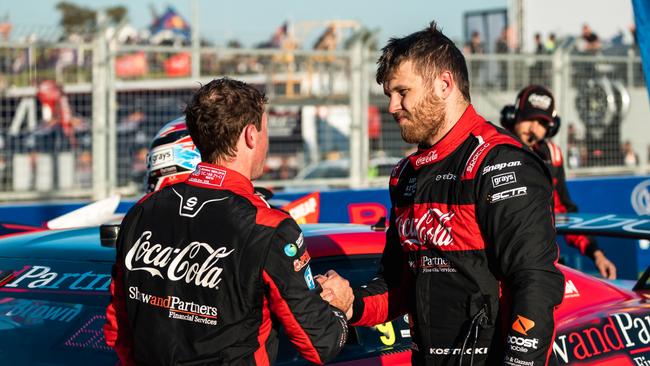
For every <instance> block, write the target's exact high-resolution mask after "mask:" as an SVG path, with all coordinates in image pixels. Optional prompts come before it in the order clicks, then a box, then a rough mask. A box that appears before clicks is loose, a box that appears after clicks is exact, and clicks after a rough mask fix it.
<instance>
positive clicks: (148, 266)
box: [125, 231, 234, 289]
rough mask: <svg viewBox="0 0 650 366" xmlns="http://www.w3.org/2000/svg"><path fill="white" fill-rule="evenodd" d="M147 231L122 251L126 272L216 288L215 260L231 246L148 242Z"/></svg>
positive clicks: (228, 251)
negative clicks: (214, 246)
mask: <svg viewBox="0 0 650 366" xmlns="http://www.w3.org/2000/svg"><path fill="white" fill-rule="evenodd" d="M151 235H152V233H151V231H145V232H143V233H142V234H141V235H140V237H139V238H138V240H137V241H136V242H135V243H134V244H133V246H132V247H131V249H130V250H129V252H128V253H127V254H126V258H125V263H126V268H127V269H128V270H129V271H145V272H147V273H149V274H150V275H151V276H152V277H160V278H162V279H168V280H170V281H181V280H182V281H185V282H186V283H188V284H194V285H196V286H201V287H207V288H212V289H219V287H218V286H219V282H221V273H222V272H223V268H221V267H219V266H217V264H218V262H219V260H221V259H223V258H226V257H227V256H229V255H230V254H231V253H232V252H233V251H234V249H231V250H227V249H226V247H220V248H216V249H215V248H213V247H212V246H210V244H207V243H201V242H198V241H193V242H191V243H189V244H188V245H186V246H185V247H184V248H174V247H170V246H163V245H162V244H159V243H155V244H152V243H151V242H150V241H149V240H150V239H151Z"/></svg>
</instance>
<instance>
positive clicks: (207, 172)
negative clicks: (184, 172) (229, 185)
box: [188, 165, 226, 187]
mask: <svg viewBox="0 0 650 366" xmlns="http://www.w3.org/2000/svg"><path fill="white" fill-rule="evenodd" d="M224 179H226V171H225V170H223V169H218V168H215V167H212V166H208V165H199V166H197V167H196V170H195V171H194V172H193V173H192V175H190V178H189V179H188V182H193V183H198V184H203V185H207V186H212V187H221V186H222V185H223V180H224Z"/></svg>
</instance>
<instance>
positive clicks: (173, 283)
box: [104, 163, 347, 365]
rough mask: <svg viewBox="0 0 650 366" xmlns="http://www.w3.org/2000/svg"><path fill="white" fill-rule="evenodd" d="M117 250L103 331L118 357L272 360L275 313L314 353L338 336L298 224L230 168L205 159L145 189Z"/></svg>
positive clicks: (148, 361) (332, 346) (323, 355)
mask: <svg viewBox="0 0 650 366" xmlns="http://www.w3.org/2000/svg"><path fill="white" fill-rule="evenodd" d="M116 256H117V257H116V264H115V266H114V269H113V282H112V283H111V287H110V289H111V294H112V300H111V303H110V305H109V306H108V309H107V318H108V321H107V324H106V325H105V327H104V333H105V335H106V339H107V342H108V344H109V345H111V346H113V347H114V348H115V349H116V351H117V353H118V355H119V357H120V360H122V363H123V364H126V365H128V364H140V365H268V364H272V363H273V362H274V361H275V357H276V354H277V348H278V339H277V328H278V326H279V324H281V325H282V326H283V327H284V330H285V332H286V334H287V336H288V338H289V339H290V341H291V342H292V343H293V344H294V346H295V347H296V348H297V349H298V350H299V351H300V353H301V355H302V356H303V357H305V358H306V359H307V360H309V361H311V362H313V363H324V362H327V361H328V360H331V359H333V358H334V356H335V355H336V354H337V353H338V351H339V350H340V349H341V348H342V347H343V345H344V344H345V342H346V338H347V322H346V320H345V315H343V314H342V313H340V312H339V311H337V310H333V308H331V307H330V306H329V305H328V304H327V303H326V302H325V301H323V300H321V298H320V294H319V293H320V287H319V286H318V285H317V283H315V282H314V278H313V276H312V273H311V269H310V267H309V260H310V257H309V254H308V252H307V251H306V248H305V245H304V240H303V236H302V233H301V231H300V229H299V227H298V226H297V225H296V223H295V221H294V220H293V219H291V217H289V216H288V215H287V214H285V213H283V212H281V211H279V210H276V209H272V208H270V207H269V205H268V204H267V203H266V201H264V200H263V199H262V198H260V197H259V196H257V195H255V194H254V193H253V185H252V184H251V182H250V180H248V179H247V178H245V177H243V176H242V175H240V174H239V173H237V172H235V171H233V170H229V169H226V168H224V167H218V166H214V165H210V164H205V163H201V164H199V166H198V167H197V169H196V170H195V171H194V173H192V175H190V176H189V178H188V179H187V181H186V182H184V183H179V184H175V185H172V186H169V187H166V188H164V189H162V190H161V191H158V192H155V193H153V194H151V195H149V196H147V197H145V198H143V199H142V200H141V201H140V202H138V203H137V204H136V205H135V206H134V207H133V208H131V210H130V211H129V212H128V214H127V215H126V217H125V218H124V220H123V222H122V225H121V228H120V233H119V237H118V240H117V253H116Z"/></svg>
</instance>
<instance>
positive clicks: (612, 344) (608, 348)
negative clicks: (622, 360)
mask: <svg viewBox="0 0 650 366" xmlns="http://www.w3.org/2000/svg"><path fill="white" fill-rule="evenodd" d="M649 345H650V316H648V315H647V313H642V314H630V313H627V312H621V313H615V314H611V315H609V316H608V317H606V318H605V319H603V320H601V322H600V323H599V324H593V323H592V324H590V325H589V326H587V327H585V328H581V329H572V330H570V331H566V332H564V333H560V334H558V335H557V336H556V337H555V342H553V352H555V355H556V356H557V359H558V361H560V363H561V364H573V363H576V362H580V361H585V360H592V359H595V358H600V357H607V356H610V355H611V354H616V353H619V351H622V350H625V351H623V352H625V353H627V354H630V355H639V356H637V357H641V355H642V354H646V352H648V350H649V349H650V348H649V347H648V346H649ZM637 364H638V363H637Z"/></svg>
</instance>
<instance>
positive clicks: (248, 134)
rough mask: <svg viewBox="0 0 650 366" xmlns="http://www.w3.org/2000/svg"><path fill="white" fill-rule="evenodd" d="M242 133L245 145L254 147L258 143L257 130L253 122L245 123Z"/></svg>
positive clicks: (250, 147)
mask: <svg viewBox="0 0 650 366" xmlns="http://www.w3.org/2000/svg"><path fill="white" fill-rule="evenodd" d="M242 134H243V135H244V141H245V142H246V147H248V148H249V149H254V148H255V146H257V144H258V136H257V135H258V131H257V128H255V125H253V124H247V125H246V127H244V131H242Z"/></svg>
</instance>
